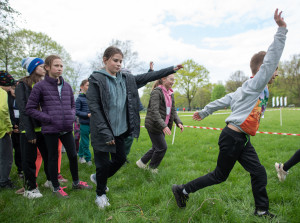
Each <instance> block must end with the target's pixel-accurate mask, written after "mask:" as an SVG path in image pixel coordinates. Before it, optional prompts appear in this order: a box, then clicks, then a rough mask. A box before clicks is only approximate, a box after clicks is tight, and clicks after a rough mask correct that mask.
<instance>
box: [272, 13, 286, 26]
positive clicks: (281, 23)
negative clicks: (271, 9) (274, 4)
mask: <svg viewBox="0 0 300 223" xmlns="http://www.w3.org/2000/svg"><path fill="white" fill-rule="evenodd" d="M281 14H282V11H281V12H280V13H279V14H278V9H276V10H275V13H274V20H275V22H276V23H277V25H278V26H279V27H286V23H285V21H284V19H283V17H281Z"/></svg>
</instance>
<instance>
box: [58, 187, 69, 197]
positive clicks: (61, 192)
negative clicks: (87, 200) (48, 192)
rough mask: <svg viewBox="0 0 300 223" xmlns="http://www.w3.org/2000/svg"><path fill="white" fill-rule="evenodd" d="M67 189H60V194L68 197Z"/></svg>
mask: <svg viewBox="0 0 300 223" xmlns="http://www.w3.org/2000/svg"><path fill="white" fill-rule="evenodd" d="M65 188H67V187H59V189H58V192H59V193H60V194H61V195H62V196H68V194H67V193H66V192H64V189H65Z"/></svg>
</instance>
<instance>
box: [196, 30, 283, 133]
mask: <svg viewBox="0 0 300 223" xmlns="http://www.w3.org/2000/svg"><path fill="white" fill-rule="evenodd" d="M286 33H287V29H286V28H285V27H279V28H278V30H277V32H276V34H275V37H274V41H273V43H272V44H271V45H270V47H269V49H268V51H267V54H266V55H265V57H264V61H263V64H262V65H261V66H260V69H259V71H258V72H257V73H256V75H255V76H254V78H252V79H249V80H248V81H246V82H245V83H244V84H243V85H242V87H239V88H238V89H237V90H236V91H235V92H232V93H229V94H227V95H225V96H224V97H223V98H220V99H218V100H215V101H213V102H211V103H209V104H208V105H206V106H205V107H204V109H202V110H201V111H200V112H199V115H200V117H201V119H204V118H205V117H207V116H208V115H210V114H212V113H213V112H215V111H217V110H220V109H223V108H225V107H229V106H230V108H231V111H232V113H231V115H230V116H229V117H228V118H227V119H226V120H225V122H226V123H227V124H229V123H230V124H232V125H234V126H236V127H237V128H239V129H240V130H241V131H243V132H244V133H246V134H249V135H253V136H254V135H255V134H256V131H257V129H258V127H259V122H260V118H261V116H262V115H263V113H264V111H265V109H266V106H267V101H268V94H267V93H266V91H264V89H265V87H266V86H267V84H268V82H269V81H270V79H271V78H272V76H273V73H274V72H275V69H276V67H277V66H278V63H279V60H280V57H281V54H282V51H283V48H284V45H285V40H286Z"/></svg>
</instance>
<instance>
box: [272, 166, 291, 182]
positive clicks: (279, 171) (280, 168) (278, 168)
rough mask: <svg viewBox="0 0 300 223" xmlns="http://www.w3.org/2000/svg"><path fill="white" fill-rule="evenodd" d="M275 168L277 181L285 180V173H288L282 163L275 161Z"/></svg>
mask: <svg viewBox="0 0 300 223" xmlns="http://www.w3.org/2000/svg"><path fill="white" fill-rule="evenodd" d="M275 169H276V171H277V177H278V179H279V181H281V182H282V181H285V178H286V175H288V171H284V170H283V164H282V163H275Z"/></svg>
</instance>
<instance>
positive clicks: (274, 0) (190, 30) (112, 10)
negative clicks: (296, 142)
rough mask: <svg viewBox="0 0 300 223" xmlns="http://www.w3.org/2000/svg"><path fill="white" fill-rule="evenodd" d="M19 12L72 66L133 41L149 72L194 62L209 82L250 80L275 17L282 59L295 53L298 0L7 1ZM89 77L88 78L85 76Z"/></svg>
mask: <svg viewBox="0 0 300 223" xmlns="http://www.w3.org/2000/svg"><path fill="white" fill-rule="evenodd" d="M10 4H11V6H12V7H13V8H14V9H16V10H17V11H19V12H20V13H21V14H22V17H21V18H22V20H23V21H24V22H19V23H18V24H19V26H20V27H22V28H26V29H30V30H33V31H36V32H43V33H46V34H47V35H49V36H50V37H52V38H53V40H55V41H57V42H58V43H59V44H61V45H62V46H63V47H64V48H65V49H66V50H67V51H68V52H69V53H70V54H71V56H72V59H73V60H74V61H78V62H81V63H83V64H85V65H87V66H88V65H89V61H91V60H93V59H94V58H95V56H96V53H97V52H99V51H101V50H103V49H105V48H106V47H108V44H109V43H110V42H111V40H112V39H119V40H122V41H126V40H131V41H132V42H133V50H135V51H137V52H138V53H139V58H140V60H141V61H144V62H145V72H146V71H147V70H148V62H149V61H151V60H152V61H154V63H155V66H154V68H155V69H156V70H157V69H160V68H164V67H166V66H170V65H175V64H179V63H182V62H183V61H185V60H187V59H193V60H194V61H196V62H197V63H199V64H201V65H203V66H204V67H206V68H207V69H208V71H209V72H210V74H209V79H210V82H212V83H217V82H219V81H222V82H223V84H225V81H226V80H228V78H229V76H230V75H231V74H232V73H234V72H235V71H237V70H242V71H243V72H244V73H245V74H246V75H247V76H250V68H249V61H250V58H251V56H252V55H253V54H254V53H256V52H258V51H260V50H267V48H268V46H269V45H270V44H271V42H272V40H273V36H274V34H275V32H276V30H277V25H276V23H275V22H274V19H273V14H274V11H275V9H276V8H279V9H280V10H282V11H283V17H284V18H285V20H286V22H287V26H288V30H289V32H288V35H287V42H286V47H285V49H284V52H283V55H282V58H281V59H282V60H289V59H290V58H291V56H292V55H294V54H299V53H300V13H299V10H300V1H299V0H284V1H283V0H205V1H203V0H185V1H183V0H151V1H143V0H127V1H126V0H125V1H124V0H110V1H103V0H81V1H79V0H51V1H50V0H48V1H46V0H39V1H37V0H11V1H10ZM88 76H89V74H87V75H86V77H88Z"/></svg>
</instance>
